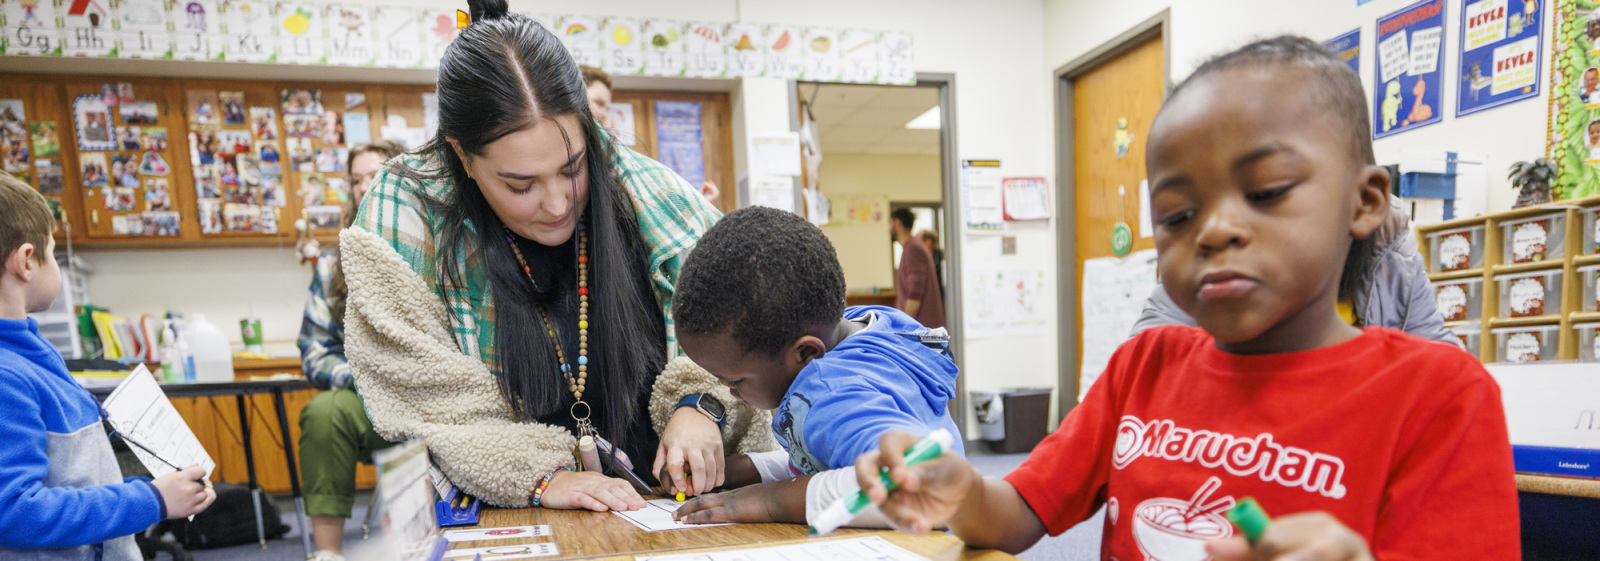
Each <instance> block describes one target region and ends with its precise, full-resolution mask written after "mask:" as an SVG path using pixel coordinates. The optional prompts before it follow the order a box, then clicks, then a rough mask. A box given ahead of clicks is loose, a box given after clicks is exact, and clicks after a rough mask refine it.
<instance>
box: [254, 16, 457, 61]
mask: <svg viewBox="0 0 1600 561" xmlns="http://www.w3.org/2000/svg"><path fill="white" fill-rule="evenodd" d="M272 14H273V16H272V19H273V21H275V22H277V27H278V28H277V29H276V30H275V31H277V35H278V61H279V62H287V63H293V64H324V63H325V62H327V56H328V55H327V43H326V42H324V41H323V37H322V33H323V26H322V10H321V7H320V6H318V5H317V4H314V3H311V2H279V3H278V4H277V6H276V7H274V8H273V11H272ZM451 21H452V22H454V20H451ZM452 25H453V23H452Z"/></svg>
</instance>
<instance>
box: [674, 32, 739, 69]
mask: <svg viewBox="0 0 1600 561" xmlns="http://www.w3.org/2000/svg"><path fill="white" fill-rule="evenodd" d="M682 33H683V46H684V56H685V57H686V60H685V66H686V68H685V72H684V74H685V75H687V76H689V77H691V78H722V77H724V76H727V74H728V55H727V53H726V50H725V49H724V48H723V43H722V26H720V25H717V24H714V23H709V22H703V21H691V22H688V23H685V24H683V31H682Z"/></svg>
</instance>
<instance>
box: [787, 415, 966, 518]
mask: <svg viewBox="0 0 1600 561" xmlns="http://www.w3.org/2000/svg"><path fill="white" fill-rule="evenodd" d="M954 445H955V437H954V436H951V434H950V431H948V430H945V429H939V430H936V431H933V433H932V434H929V435H928V436H926V437H924V438H923V439H922V440H918V441H917V443H916V444H913V445H911V448H909V449H907V450H906V454H905V461H906V465H907V466H912V465H916V464H919V463H922V462H925V461H928V460H932V459H934V458H937V457H939V455H940V454H943V453H944V451H945V450H946V449H949V448H950V447H951V446H954ZM878 480H879V481H881V482H883V487H884V489H887V490H888V491H890V492H893V491H894V490H895V489H896V488H898V487H899V486H900V485H899V484H898V483H895V482H894V481H893V480H891V479H889V469H888V468H882V469H880V470H878ZM871 504H872V499H868V498H867V494H866V493H865V492H863V491H859V490H858V491H856V492H855V493H852V494H849V495H845V496H843V497H839V500H836V501H834V502H833V504H832V505H830V506H829V507H828V509H827V510H824V511H822V513H821V514H818V515H817V519H816V521H814V522H812V525H811V526H810V527H809V528H807V529H806V530H807V532H806V533H808V534H818V535H821V534H826V533H828V532H832V531H834V530H837V529H839V527H840V526H843V525H845V524H849V523H850V521H851V520H855V518H856V515H857V514H860V513H861V510H862V509H865V508H867V506H868V505H871Z"/></svg>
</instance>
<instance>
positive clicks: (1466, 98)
mask: <svg viewBox="0 0 1600 561" xmlns="http://www.w3.org/2000/svg"><path fill="white" fill-rule="evenodd" d="M1541 13H1542V12H1540V10H1539V2H1537V1H1536V0H1477V1H1476V2H1473V1H1470V0H1469V1H1468V2H1467V3H1466V5H1465V6H1463V7H1462V10H1461V29H1462V32H1461V56H1460V57H1458V58H1459V59H1460V62H1461V73H1460V80H1461V82H1460V86H1459V87H1458V88H1457V90H1456V116H1457V117H1460V116H1463V115H1469V114H1472V113H1476V112H1479V111H1483V110H1486V109H1493V108H1495V107H1500V106H1502V105H1506V104H1508V103H1515V102H1518V101H1522V100H1524V99H1532V98H1536V97H1539V58H1540V57H1539V55H1540V53H1541V52H1542V51H1541V45H1540V34H1541V33H1542V31H1543V28H1544V26H1543V25H1541V22H1542V21H1543V20H1542V19H1541V18H1540V15H1541Z"/></svg>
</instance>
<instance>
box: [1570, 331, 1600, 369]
mask: <svg viewBox="0 0 1600 561" xmlns="http://www.w3.org/2000/svg"><path fill="white" fill-rule="evenodd" d="M1572 329H1574V330H1576V331H1577V332H1578V360H1584V361H1589V362H1595V361H1600V322H1595V323H1580V324H1577V325H1574V326H1572Z"/></svg>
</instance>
